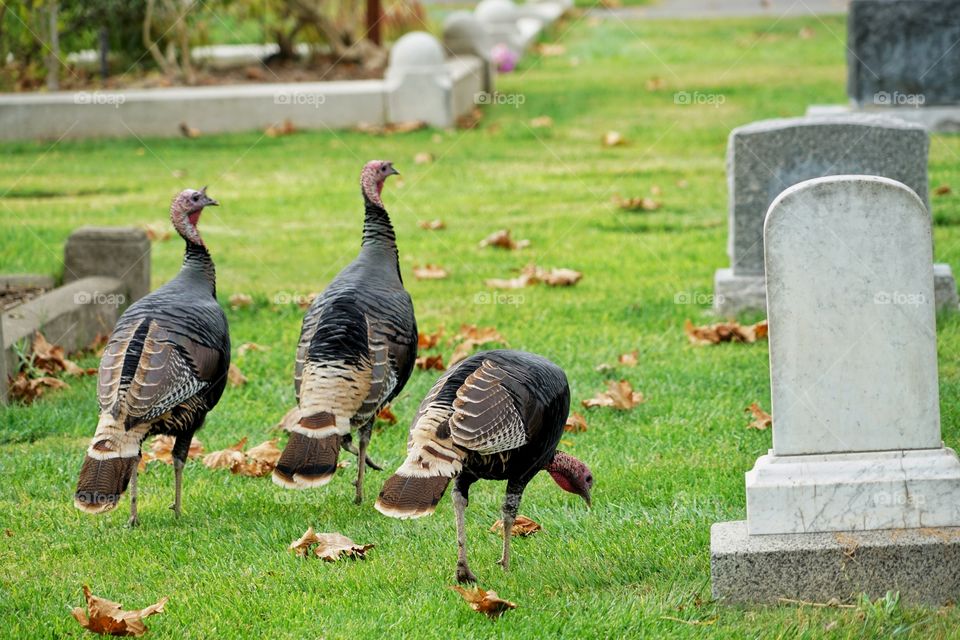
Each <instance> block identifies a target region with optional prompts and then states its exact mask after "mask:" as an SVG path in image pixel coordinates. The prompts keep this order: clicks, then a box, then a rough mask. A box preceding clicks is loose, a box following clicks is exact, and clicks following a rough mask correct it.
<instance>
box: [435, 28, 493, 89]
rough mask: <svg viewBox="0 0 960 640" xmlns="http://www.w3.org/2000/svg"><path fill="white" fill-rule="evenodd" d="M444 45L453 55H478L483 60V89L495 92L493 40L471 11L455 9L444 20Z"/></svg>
mask: <svg viewBox="0 0 960 640" xmlns="http://www.w3.org/2000/svg"><path fill="white" fill-rule="evenodd" d="M443 46H444V48H445V49H446V50H447V52H448V53H450V54H451V55H470V56H476V57H478V58H480V59H481V60H482V61H483V90H484V91H485V92H486V93H493V88H494V83H495V81H496V77H497V67H496V65H495V64H494V63H493V58H492V56H491V54H492V53H493V42H492V41H491V40H490V38H489V36H487V31H486V29H484V27H483V25H482V24H481V23H480V21H479V20H478V19H477V18H476V16H474V15H473V14H472V13H470V12H469V11H454V12H452V13H451V14H450V15H448V16H447V17H446V19H445V20H444V21H443Z"/></svg>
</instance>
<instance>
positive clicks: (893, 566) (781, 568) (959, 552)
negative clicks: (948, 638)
mask: <svg viewBox="0 0 960 640" xmlns="http://www.w3.org/2000/svg"><path fill="white" fill-rule="evenodd" d="M710 577H711V583H712V588H713V597H714V598H716V599H718V600H722V601H724V602H725V603H728V604H735V603H762V604H776V603H778V602H781V601H782V599H784V598H786V599H789V600H802V601H805V602H819V603H827V602H829V601H831V600H833V599H837V600H839V601H840V602H852V601H855V600H856V598H857V596H858V595H859V594H861V593H866V594H867V595H868V596H869V597H870V598H871V599H875V598H879V597H882V596H883V595H884V594H886V592H887V591H899V592H900V598H901V600H902V601H904V602H905V603H908V604H925V605H934V606H939V605H943V604H946V603H949V602H956V601H957V599H958V598H960V528H957V527H950V528H939V529H931V528H925V529H895V530H884V531H856V532H836V533H791V534H783V535H767V536H752V535H749V534H748V533H747V523H746V521H743V520H739V521H735V522H717V523H715V524H714V525H713V526H712V527H710Z"/></svg>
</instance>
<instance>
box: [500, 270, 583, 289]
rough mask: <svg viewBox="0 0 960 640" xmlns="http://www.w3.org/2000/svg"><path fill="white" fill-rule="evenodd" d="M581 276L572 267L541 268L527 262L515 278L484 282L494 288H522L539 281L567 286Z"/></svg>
mask: <svg viewBox="0 0 960 640" xmlns="http://www.w3.org/2000/svg"><path fill="white" fill-rule="evenodd" d="M581 278H583V274H582V273H580V272H579V271H574V270H573V269H565V268H554V269H543V268H541V267H538V266H536V265H534V264H528V265H527V266H525V267H524V268H523V269H521V270H520V275H519V276H517V277H516V278H507V279H502V278H489V279H487V280H486V282H485V284H486V285H487V286H488V287H491V288H494V289H522V288H524V287H529V286H532V285H535V284H538V283H541V282H542V283H543V284H546V285H547V286H550V287H568V286H571V285H574V284H576V283H577V282H579V281H580V279H581Z"/></svg>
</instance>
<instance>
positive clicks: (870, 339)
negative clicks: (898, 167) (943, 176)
mask: <svg viewBox="0 0 960 640" xmlns="http://www.w3.org/2000/svg"><path fill="white" fill-rule="evenodd" d="M764 238H765V241H766V271H767V310H768V321H769V328H770V334H769V335H770V387H771V404H772V411H771V413H772V414H773V416H774V423H773V427H774V428H773V451H774V453H775V454H776V455H778V456H787V455H804V454H822V453H834V452H856V451H885V450H900V449H934V448H939V447H940V446H941V440H940V409H939V406H940V405H939V390H938V386H937V336H936V318H935V312H934V304H933V258H932V240H931V227H930V216H929V214H928V213H927V210H926V207H925V206H924V204H923V202H922V201H921V200H920V198H918V197H917V195H916V194H915V193H914V192H912V191H911V190H910V189H908V188H907V187H906V186H904V185H903V184H901V183H899V182H895V181H893V180H889V179H887V178H880V177H867V176H831V177H827V178H818V179H816V180H808V181H806V182H803V183H801V184H798V185H795V186H793V187H791V188H790V189H788V190H787V191H785V192H783V193H782V194H780V196H779V197H778V198H777V199H776V201H774V203H773V204H772V205H771V206H770V213H769V214H768V215H767V219H766V224H765V228H764Z"/></svg>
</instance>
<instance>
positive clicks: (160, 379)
mask: <svg viewBox="0 0 960 640" xmlns="http://www.w3.org/2000/svg"><path fill="white" fill-rule="evenodd" d="M217 204H218V203H217V201H216V200H213V199H212V198H210V197H209V196H207V193H206V187H204V188H203V189H200V190H199V191H197V190H195V189H186V190H185V191H183V192H181V193H180V194H179V195H178V196H177V197H176V198H174V200H173V203H172V204H171V205H170V218H171V220H172V221H173V226H174V228H175V229H176V230H177V232H178V233H179V234H180V236H181V237H182V238H183V239H184V240H185V241H186V252H185V254H184V258H183V265H182V266H181V267H180V272H179V273H178V274H177V275H176V277H175V278H174V279H173V280H171V281H170V282H168V283H166V284H165V285H163V286H162V287H160V288H159V289H157V290H156V291H154V292H153V293H150V294H148V295H146V296H144V297H143V298H141V299H140V300H138V301H137V302H135V303H134V304H133V305H131V306H130V308H129V309H127V310H126V311H124V312H123V315H121V316H120V319H119V320H118V321H117V324H116V326H115V327H114V329H113V333H112V334H111V335H110V340H109V342H108V343H107V346H106V347H105V348H104V350H103V357H102V358H101V359H100V377H99V385H98V395H99V400H100V419H99V422H98V423H97V430H96V433H95V434H94V436H93V440H92V441H91V442H90V446H89V448H88V449H87V455H86V458H85V459H84V461H83V467H82V468H81V469H80V479H79V481H78V483H77V490H76V493H75V494H74V505H75V506H76V507H77V508H78V509H80V510H81V511H85V512H87V513H104V512H107V511H110V510H112V509H114V508H115V507H116V506H117V504H118V503H119V502H120V498H121V496H122V495H123V494H124V492H126V490H127V487H128V486H129V487H130V524H131V525H135V524H137V522H138V520H137V465H138V463H139V461H140V445H141V444H142V443H143V441H144V439H145V438H146V437H147V436H150V435H154V434H168V435H172V436H174V437H175V438H176V440H175V442H174V446H173V469H174V478H175V484H176V488H175V496H174V502H173V504H172V505H171V507H170V508H171V509H173V511H174V513H175V514H176V515H177V517H179V516H180V502H181V488H182V483H183V467H184V464H185V463H186V460H187V451H188V450H189V448H190V441H191V440H192V439H193V434H194V432H195V431H197V429H199V428H200V427H201V426H202V425H203V421H204V419H205V418H206V415H207V412H208V411H210V410H211V409H213V407H214V406H216V404H217V402H219V400H220V396H221V395H222V394H223V389H224V386H225V385H226V382H227V369H228V368H229V366H230V334H229V330H228V327H227V318H226V316H225V315H224V313H223V309H221V308H220V305H219V304H218V303H217V297H216V295H217V282H216V272H215V270H214V266H213V260H212V259H211V258H210V252H209V251H207V247H206V245H204V242H203V239H202V238H201V237H200V232H199V231H198V230H197V223H198V222H199V220H200V214H201V213H202V212H203V209H204V207H208V206H216V205H217Z"/></svg>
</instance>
